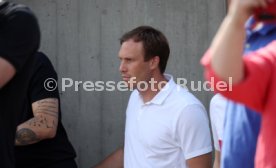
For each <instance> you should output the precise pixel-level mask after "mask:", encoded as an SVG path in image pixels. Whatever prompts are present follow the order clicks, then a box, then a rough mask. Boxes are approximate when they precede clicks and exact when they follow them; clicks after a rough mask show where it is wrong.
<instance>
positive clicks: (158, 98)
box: [145, 74, 176, 105]
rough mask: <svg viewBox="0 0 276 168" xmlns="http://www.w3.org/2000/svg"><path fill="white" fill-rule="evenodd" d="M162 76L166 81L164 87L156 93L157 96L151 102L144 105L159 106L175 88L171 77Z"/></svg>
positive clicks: (167, 75)
mask: <svg viewBox="0 0 276 168" xmlns="http://www.w3.org/2000/svg"><path fill="white" fill-rule="evenodd" d="M164 76H165V78H166V79H167V80H168V82H167V83H166V85H165V86H164V87H163V88H162V89H161V90H160V91H159V92H158V93H157V95H155V96H154V98H153V99H152V100H151V101H149V102H146V103H145V104H157V105H161V104H162V103H163V102H164V101H165V100H166V98H167V97H168V96H169V94H170V93H171V92H172V91H173V89H174V88H175V87H176V83H175V82H174V80H173V76H172V75H169V74H164Z"/></svg>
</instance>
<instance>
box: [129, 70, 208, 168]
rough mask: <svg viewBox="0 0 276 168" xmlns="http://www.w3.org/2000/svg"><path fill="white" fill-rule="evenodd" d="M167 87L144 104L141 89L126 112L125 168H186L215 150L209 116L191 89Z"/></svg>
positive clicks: (133, 97) (132, 96) (170, 77)
mask: <svg viewBox="0 0 276 168" xmlns="http://www.w3.org/2000/svg"><path fill="white" fill-rule="evenodd" d="M165 77H166V78H167V79H168V80H169V81H168V83H167V84H166V86H165V87H164V88H163V89H162V90H161V91H160V92H159V93H158V94H157V95H156V96H155V97H154V98H153V99H152V100H151V101H150V102H147V103H144V102H143V100H142V98H141V97H140V94H139V92H138V91H137V90H134V91H133V92H132V94H131V96H130V99H129V103H128V107H127V112H126V128H125V147H124V167H125V168H186V167H187V166H186V162H185V160H187V159H191V158H193V157H196V156H199V155H202V154H206V153H209V152H211V151H212V145H211V136H210V130H209V125H208V118H207V113H206V111H205V109H204V107H203V105H202V104H201V103H200V101H199V100H197V99H196V98H195V97H194V96H193V95H192V94H191V93H189V92H188V90H187V89H184V88H182V87H180V86H178V85H176V84H175V82H174V81H173V78H172V76H170V75H165Z"/></svg>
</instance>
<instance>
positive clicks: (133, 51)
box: [118, 39, 152, 88]
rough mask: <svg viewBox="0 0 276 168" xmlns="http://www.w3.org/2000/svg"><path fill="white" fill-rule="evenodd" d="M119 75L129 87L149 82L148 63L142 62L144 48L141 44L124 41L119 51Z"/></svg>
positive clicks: (150, 75) (149, 70)
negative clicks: (141, 82)
mask: <svg viewBox="0 0 276 168" xmlns="http://www.w3.org/2000/svg"><path fill="white" fill-rule="evenodd" d="M118 55H119V58H120V61H121V63H120V68H119V70H120V73H121V76H122V78H123V81H125V82H128V86H129V87H132V86H133V87H134V88H136V87H137V83H138V82H140V81H146V82H147V81H149V80H150V78H151V77H152V73H151V69H150V61H146V62H145V61H144V47H143V43H142V42H134V41H133V40H132V39H130V40H127V41H125V42H124V43H123V44H122V45H121V48H120V51H119V54H118Z"/></svg>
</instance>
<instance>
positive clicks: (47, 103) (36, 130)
mask: <svg viewBox="0 0 276 168" xmlns="http://www.w3.org/2000/svg"><path fill="white" fill-rule="evenodd" d="M58 106H59V102H58V99H56V98H47V99H42V100H39V101H36V102H34V103H33V104H32V110H33V115H34V117H33V118H31V119H29V120H28V121H26V122H24V123H22V124H20V125H19V126H18V127H17V131H16V138H15V145H17V146H22V145H30V144H34V143H37V142H39V141H41V140H43V139H50V138H53V137H55V135H56V130H57V125H58V110H59V107H58Z"/></svg>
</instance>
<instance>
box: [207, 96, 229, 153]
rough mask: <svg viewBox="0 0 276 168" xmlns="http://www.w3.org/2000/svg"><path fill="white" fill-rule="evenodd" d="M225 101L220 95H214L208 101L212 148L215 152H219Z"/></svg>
mask: <svg viewBox="0 0 276 168" xmlns="http://www.w3.org/2000/svg"><path fill="white" fill-rule="evenodd" d="M226 105H227V99H226V98H224V97H223V96H222V95H220V94H216V95H215V96H213V98H212V99H211V101H210V111H209V112H210V119H211V126H212V132H213V139H214V146H215V149H216V150H217V151H221V145H222V143H223V142H222V139H223V138H222V135H223V128H224V127H223V123H224V116H225V111H226Z"/></svg>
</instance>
